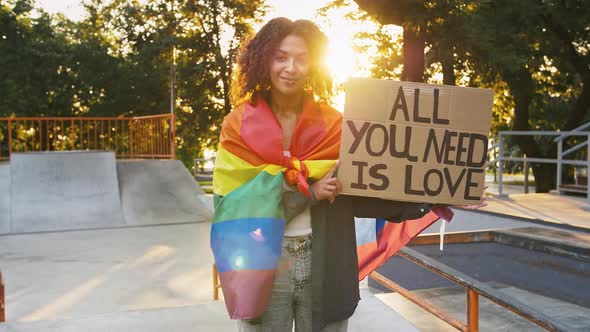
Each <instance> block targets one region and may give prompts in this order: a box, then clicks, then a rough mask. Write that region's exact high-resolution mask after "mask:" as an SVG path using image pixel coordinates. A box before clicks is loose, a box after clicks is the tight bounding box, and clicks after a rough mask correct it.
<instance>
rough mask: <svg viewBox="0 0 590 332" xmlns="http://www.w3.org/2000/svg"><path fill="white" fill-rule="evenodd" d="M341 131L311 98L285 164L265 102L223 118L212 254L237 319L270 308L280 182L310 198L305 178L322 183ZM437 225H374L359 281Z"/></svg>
mask: <svg viewBox="0 0 590 332" xmlns="http://www.w3.org/2000/svg"><path fill="white" fill-rule="evenodd" d="M341 124H342V115H341V114H340V113H339V112H337V111H336V110H334V109H333V108H331V107H329V106H328V105H325V104H321V103H316V102H315V101H314V100H313V96H312V95H308V96H306V98H305V100H304V104H303V111H302V113H301V115H300V118H299V120H298V122H297V126H296V128H295V130H294V133H293V137H292V141H291V146H290V149H289V150H290V154H291V157H288V156H285V155H284V154H283V143H282V142H283V134H282V128H281V126H280V124H279V123H278V121H277V119H276V117H275V116H274V114H273V112H272V110H271V109H270V107H269V106H268V105H267V104H266V102H265V101H264V100H263V99H262V98H259V99H258V100H256V102H254V103H244V104H242V105H240V106H239V107H237V108H236V109H235V110H234V111H232V112H231V113H230V114H229V115H228V116H226V118H225V119H224V122H223V127H222V130H221V138H220V145H219V149H218V152H217V157H216V162H215V170H214V175H213V192H214V205H215V212H214V216H213V223H212V226H211V248H212V250H213V254H214V256H215V262H216V264H217V269H218V271H219V279H220V281H221V287H222V289H223V294H224V298H225V303H226V306H227V310H228V313H229V315H230V317H231V318H232V319H250V318H256V317H260V316H261V315H262V313H263V312H264V310H265V309H266V306H267V305H268V303H269V302H270V298H271V291H272V284H273V281H274V277H275V269H276V268H277V264H278V261H279V258H280V255H281V242H282V238H283V232H284V227H285V223H286V221H285V216H284V209H283V206H282V190H283V181H287V182H289V183H291V184H294V185H297V187H298V189H299V190H300V191H301V192H303V193H304V194H307V195H309V191H308V188H309V186H308V179H311V180H312V181H313V180H318V179H321V178H322V177H323V176H324V175H325V174H326V173H327V172H328V171H329V170H330V168H332V166H333V165H334V164H335V162H336V160H337V159H338V154H339V151H340V136H341ZM437 219H438V216H437V215H436V214H435V213H432V212H431V213H429V214H428V215H427V216H425V217H424V218H422V219H420V220H416V221H415V222H414V221H412V222H411V223H408V222H404V223H402V224H392V223H387V222H383V223H382V224H380V226H379V225H377V224H375V225H369V227H368V228H370V229H369V230H368V231H366V232H364V233H366V236H365V237H364V240H366V241H365V242H364V243H359V244H361V246H359V264H360V265H359V266H360V271H361V273H360V274H359V277H360V278H364V277H365V276H366V275H367V274H368V273H370V271H372V270H374V269H375V268H376V267H378V266H379V265H381V264H382V263H383V262H384V261H385V260H386V259H387V258H389V257H391V255H393V254H395V252H396V251H397V250H399V248H401V247H402V246H403V245H404V244H405V243H407V242H408V241H409V239H411V238H412V237H414V236H415V235H417V234H418V233H419V232H420V231H422V230H423V229H424V228H426V227H428V225H430V224H432V223H433V222H434V221H436V220H437ZM414 223H415V224H416V225H413V224H414ZM409 224H412V225H409ZM366 226H367V224H365V225H363V227H364V228H367V227H366ZM373 226H374V227H373ZM371 229H372V230H371ZM369 234H373V237H371V235H369ZM402 242H403V243H402Z"/></svg>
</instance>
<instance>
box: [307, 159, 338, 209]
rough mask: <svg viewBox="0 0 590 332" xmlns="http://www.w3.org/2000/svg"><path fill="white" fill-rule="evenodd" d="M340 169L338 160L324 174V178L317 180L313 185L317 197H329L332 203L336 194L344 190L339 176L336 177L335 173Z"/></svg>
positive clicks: (319, 199)
mask: <svg viewBox="0 0 590 332" xmlns="http://www.w3.org/2000/svg"><path fill="white" fill-rule="evenodd" d="M337 169H338V162H336V164H334V166H333V167H332V168H331V169H330V170H329V171H328V173H326V175H324V177H323V178H321V179H320V180H318V181H316V182H315V183H314V184H312V185H311V190H313V193H314V195H315V199H316V200H318V201H321V200H322V199H327V200H329V201H330V203H334V200H335V199H336V196H337V195H338V194H339V193H340V191H341V190H342V185H341V184H340V181H338V179H337V178H335V177H334V173H335V172H336V170H337Z"/></svg>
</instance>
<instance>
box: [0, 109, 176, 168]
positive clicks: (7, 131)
mask: <svg viewBox="0 0 590 332" xmlns="http://www.w3.org/2000/svg"><path fill="white" fill-rule="evenodd" d="M175 136H176V132H175V126H174V115H173V114H163V115H152V116H142V117H126V118H125V117H17V118H0V160H9V159H10V155H11V154H12V153H13V152H29V151H73V150H98V151H114V152H115V154H116V156H117V158H125V159H135V158H157V159H175V158H176V153H175V146H174V141H175Z"/></svg>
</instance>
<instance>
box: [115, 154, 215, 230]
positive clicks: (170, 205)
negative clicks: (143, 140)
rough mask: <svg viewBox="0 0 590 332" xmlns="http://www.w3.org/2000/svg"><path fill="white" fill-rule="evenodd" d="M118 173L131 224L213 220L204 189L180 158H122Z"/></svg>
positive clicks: (125, 212) (123, 202)
mask: <svg viewBox="0 0 590 332" xmlns="http://www.w3.org/2000/svg"><path fill="white" fill-rule="evenodd" d="M117 172H118V176H119V186H120V189H121V203H122V207H123V215H124V217H125V221H126V223H127V225H154V224H167V223H185V222H200V221H209V220H211V217H212V215H211V209H210V208H209V207H207V206H206V205H205V204H204V203H203V201H202V200H201V198H202V197H203V196H204V192H203V190H202V189H201V188H200V187H199V185H198V183H197V182H196V181H195V179H194V178H193V176H192V175H191V174H190V173H189V171H188V170H187V169H186V167H184V165H183V164H182V163H181V162H180V161H179V160H125V161H119V162H117Z"/></svg>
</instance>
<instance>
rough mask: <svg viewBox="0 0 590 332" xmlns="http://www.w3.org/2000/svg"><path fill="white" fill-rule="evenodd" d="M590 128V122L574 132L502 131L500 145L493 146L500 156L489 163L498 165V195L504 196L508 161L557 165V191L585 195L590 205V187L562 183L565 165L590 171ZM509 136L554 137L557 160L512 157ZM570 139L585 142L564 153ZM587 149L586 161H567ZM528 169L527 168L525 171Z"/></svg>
mask: <svg viewBox="0 0 590 332" xmlns="http://www.w3.org/2000/svg"><path fill="white" fill-rule="evenodd" d="M588 128H590V122H589V123H586V124H584V125H582V126H580V127H578V128H576V129H574V130H572V131H501V132H500V133H499V135H498V136H499V139H498V143H497V144H495V145H494V146H492V148H491V149H497V150H498V156H497V157H496V158H495V159H494V160H491V161H490V162H489V164H495V163H498V193H499V194H500V195H502V194H503V181H502V175H503V171H504V164H505V162H507V161H512V162H522V163H524V164H525V165H529V164H533V163H541V164H543V163H544V164H556V165H557V174H556V177H557V181H556V183H557V191H558V192H559V193H561V192H565V191H571V192H578V193H585V194H586V195H587V198H588V204H590V186H588V185H586V184H584V185H578V186H571V185H570V186H566V185H564V184H563V182H562V178H563V167H564V166H565V165H572V166H578V167H580V168H585V169H587V170H589V169H590V144H588V142H589V141H590V132H589V131H585V130H586V129H588ZM507 136H553V137H555V138H554V139H553V143H556V144H557V155H556V157H555V158H537V157H530V156H523V157H517V156H511V155H506V154H505V150H506V147H505V140H506V137H507ZM569 137H582V138H583V140H582V142H581V143H578V144H576V145H575V146H573V147H571V148H569V149H567V150H566V151H563V146H564V141H565V140H566V139H567V138H569ZM584 147H586V150H587V151H586V158H585V159H584V160H581V159H572V158H570V159H566V157H567V156H569V155H571V154H573V153H574V152H576V151H579V150H580V149H582V148H584ZM526 169H527V167H526V166H525V170H526ZM536 181H542V179H536Z"/></svg>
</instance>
